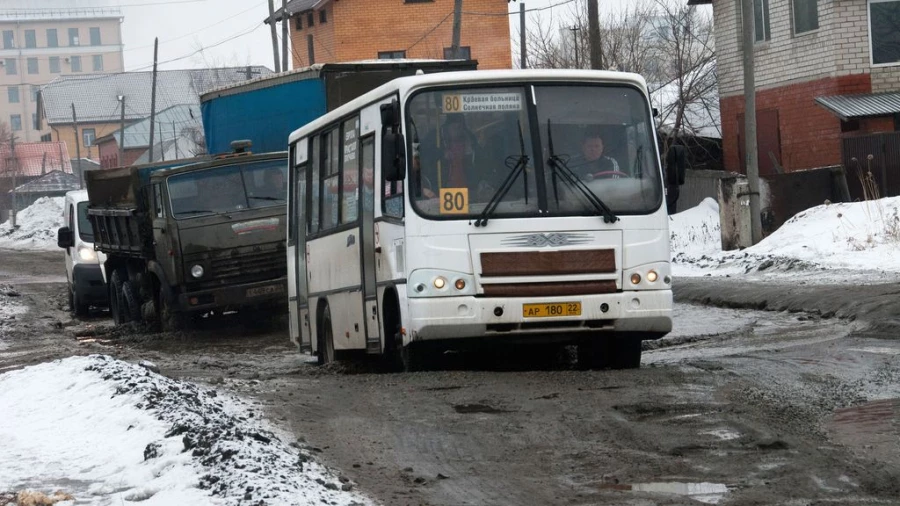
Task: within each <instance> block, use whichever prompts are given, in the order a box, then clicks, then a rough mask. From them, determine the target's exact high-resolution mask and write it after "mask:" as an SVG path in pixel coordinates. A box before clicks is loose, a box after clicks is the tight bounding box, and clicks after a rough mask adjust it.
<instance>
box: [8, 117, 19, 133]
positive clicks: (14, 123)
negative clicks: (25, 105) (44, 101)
mask: <svg viewBox="0 0 900 506" xmlns="http://www.w3.org/2000/svg"><path fill="white" fill-rule="evenodd" d="M9 127H10V128H12V130H13V131H14V132H18V131H20V130H22V115H21V114H13V115H12V116H10V117H9Z"/></svg>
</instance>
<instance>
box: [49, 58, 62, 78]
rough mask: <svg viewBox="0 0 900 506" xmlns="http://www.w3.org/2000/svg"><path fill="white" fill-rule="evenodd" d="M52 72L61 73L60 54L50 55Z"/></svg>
mask: <svg viewBox="0 0 900 506" xmlns="http://www.w3.org/2000/svg"><path fill="white" fill-rule="evenodd" d="M50 73H51V74H59V73H60V70H59V56H51V57H50Z"/></svg>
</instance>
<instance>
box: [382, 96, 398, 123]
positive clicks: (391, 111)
mask: <svg viewBox="0 0 900 506" xmlns="http://www.w3.org/2000/svg"><path fill="white" fill-rule="evenodd" d="M381 126H383V127H385V128H396V127H398V126H400V102H398V101H397V99H396V98H395V99H394V100H392V101H391V103H390V104H381Z"/></svg>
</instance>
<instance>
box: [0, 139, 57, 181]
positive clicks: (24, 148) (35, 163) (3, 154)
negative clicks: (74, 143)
mask: <svg viewBox="0 0 900 506" xmlns="http://www.w3.org/2000/svg"><path fill="white" fill-rule="evenodd" d="M9 147H10V146H9V144H8V143H3V144H0V176H3V177H10V176H12V169H13V167H18V171H17V173H16V174H17V175H18V176H40V175H41V174H46V173H48V172H50V171H53V170H62V171H64V172H69V173H71V172H72V162H71V161H70V160H69V151H68V150H67V149H66V143H65V142H19V143H16V147H15V149H16V156H15V164H13V157H12V156H10V149H9ZM45 153H46V155H47V156H46V159H45V158H44V154H45Z"/></svg>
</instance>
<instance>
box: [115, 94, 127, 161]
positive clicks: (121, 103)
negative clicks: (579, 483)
mask: <svg viewBox="0 0 900 506" xmlns="http://www.w3.org/2000/svg"><path fill="white" fill-rule="evenodd" d="M119 107H121V108H122V111H121V113H120V114H119V159H118V160H116V161H117V162H118V163H116V166H117V167H122V166H123V165H125V95H119Z"/></svg>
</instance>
